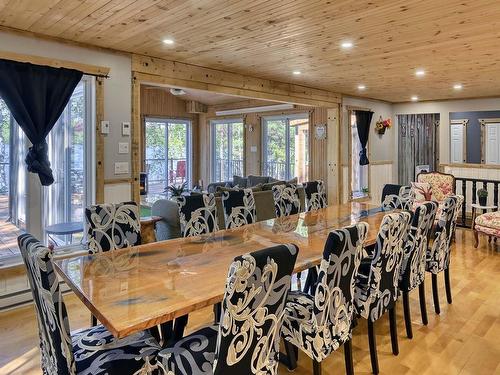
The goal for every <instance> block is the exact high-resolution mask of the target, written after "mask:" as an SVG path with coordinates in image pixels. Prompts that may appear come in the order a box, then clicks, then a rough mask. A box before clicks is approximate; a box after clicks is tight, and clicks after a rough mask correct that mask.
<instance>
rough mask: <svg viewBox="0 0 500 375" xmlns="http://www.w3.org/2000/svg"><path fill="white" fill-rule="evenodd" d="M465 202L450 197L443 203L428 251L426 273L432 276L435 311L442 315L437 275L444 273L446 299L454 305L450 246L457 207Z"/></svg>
mask: <svg viewBox="0 0 500 375" xmlns="http://www.w3.org/2000/svg"><path fill="white" fill-rule="evenodd" d="M461 202H463V198H462V197H458V196H456V195H452V196H449V197H447V198H445V200H444V201H443V202H442V203H441V210H440V213H439V217H438V222H437V225H436V229H435V231H434V233H433V234H432V240H433V242H432V244H431V245H430V246H429V248H428V249H427V256H426V267H425V268H426V271H427V272H430V273H431V275H432V296H433V299H434V311H435V312H436V314H440V313H441V308H440V306H439V294H438V286H437V275H438V274H439V273H440V272H443V271H444V281H445V289H446V298H447V300H448V303H452V297H451V285H450V268H449V267H450V246H451V240H452V237H453V231H454V228H455V225H456V220H457V217H458V210H457V205H458V204H460V205H461Z"/></svg>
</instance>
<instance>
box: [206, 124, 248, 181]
mask: <svg viewBox="0 0 500 375" xmlns="http://www.w3.org/2000/svg"><path fill="white" fill-rule="evenodd" d="M211 128H212V129H211V131H212V137H211V139H212V182H218V181H229V180H232V179H233V176H234V175H237V176H243V174H244V154H245V150H244V147H245V144H244V126H243V121H242V120H241V119H229V120H213V121H211Z"/></svg>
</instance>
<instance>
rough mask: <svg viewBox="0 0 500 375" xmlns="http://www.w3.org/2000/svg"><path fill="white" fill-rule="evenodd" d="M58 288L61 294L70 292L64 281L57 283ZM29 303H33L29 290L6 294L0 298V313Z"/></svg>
mask: <svg viewBox="0 0 500 375" xmlns="http://www.w3.org/2000/svg"><path fill="white" fill-rule="evenodd" d="M59 287H60V288H61V291H62V292H63V293H66V292H70V291H71V289H69V287H68V286H67V285H66V283H65V282H64V281H60V282H59ZM31 303H33V294H32V293H31V290H30V289H25V290H19V291H16V292H13V293H7V294H4V295H2V296H0V312H4V311H8V310H12V309H15V308H18V307H21V306H26V305H29V304H31Z"/></svg>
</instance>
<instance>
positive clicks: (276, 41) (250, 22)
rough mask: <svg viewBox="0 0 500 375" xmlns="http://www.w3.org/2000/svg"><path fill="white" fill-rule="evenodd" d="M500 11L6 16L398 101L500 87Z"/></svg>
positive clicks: (142, 7) (75, 5)
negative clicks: (348, 45)
mask: <svg viewBox="0 0 500 375" xmlns="http://www.w3.org/2000/svg"><path fill="white" fill-rule="evenodd" d="M499 23H500V3H499V2H498V0H489V1H488V0H460V1H456V0H425V1H423V0H375V1H374V0H369V1H360V0H335V1H334V0H253V1H242V0H189V1H187V0H141V1H134V0H36V1H32V0H0V26H2V27H4V28H14V29H18V30H26V31H30V32H33V33H35V34H43V35H48V36H52V37H58V38H63V39H68V40H72V41H77V42H81V43H84V44H91V45H96V46H101V47H106V48H112V49H115V50H121V51H127V52H133V53H138V54H145V55H150V56H155V57H161V58H166V59H169V60H176V61H182V62H186V63H191V64H196V65H201V66H206V67H211V68H217V69H223V70H226V71H231V72H235V73H241V74H248V75H252V76H256V77H261V78H266V79H273V80H278V81H282V82H293V83H297V84H302V85H307V86H312V87H318V88H323V89H327V90H331V91H336V92H341V93H344V94H352V95H358V96H366V97H371V98H377V99H383V100H387V101H390V102H402V101H408V100H409V99H410V97H411V96H412V95H418V97H419V98H420V99H421V100H434V99H449V98H459V97H483V96H496V95H500V64H499V62H500V40H499V39H500V28H499V27H498V26H499ZM165 38H172V39H173V40H175V43H174V44H173V45H172V46H167V45H165V44H164V43H162V40H163V39H165ZM345 40H350V41H352V42H353V43H354V47H353V48H352V49H351V50H349V51H345V50H342V49H341V48H340V43H341V42H342V41H345ZM0 48H1V47H0ZM418 68H423V69H425V71H426V75H425V77H422V78H417V77H415V75H414V72H415V70H416V69H418ZM294 70H300V71H302V74H301V75H299V76H294V75H292V71H294ZM456 83H461V84H462V85H463V86H464V87H463V89H462V90H461V91H455V90H453V88H452V86H453V85H454V84H456ZM360 84H363V85H366V90H365V91H363V92H360V91H359V90H358V89H357V87H358V85H360Z"/></svg>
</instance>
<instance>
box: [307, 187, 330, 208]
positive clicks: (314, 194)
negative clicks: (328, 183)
mask: <svg viewBox="0 0 500 375" xmlns="http://www.w3.org/2000/svg"><path fill="white" fill-rule="evenodd" d="M304 193H305V198H306V211H307V212H309V211H312V210H319V209H321V208H325V207H327V203H326V189H325V184H324V183H323V181H321V180H317V181H309V182H306V183H305V184H304Z"/></svg>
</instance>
